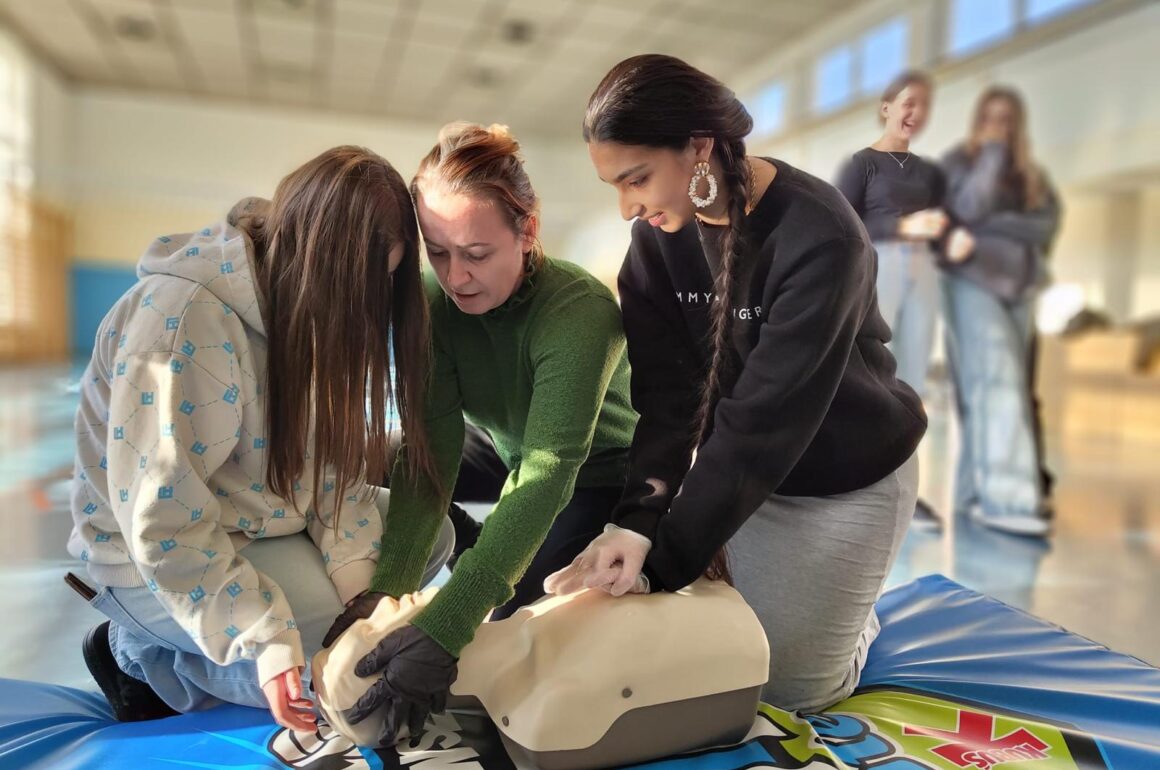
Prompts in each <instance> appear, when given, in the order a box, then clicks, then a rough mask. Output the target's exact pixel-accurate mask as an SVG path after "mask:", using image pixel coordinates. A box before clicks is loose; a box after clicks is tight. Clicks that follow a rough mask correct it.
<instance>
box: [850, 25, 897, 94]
mask: <svg viewBox="0 0 1160 770" xmlns="http://www.w3.org/2000/svg"><path fill="white" fill-rule="evenodd" d="M909 45H910V25H909V24H908V23H907V20H906V17H903V16H899V17H898V18H896V19H892V20H891V21H888V22H886V23H885V24H882V25H880V26H878V27H875V28H874V29H872V30H870V31H869V32H867V33H866V35H865V36H863V38H862V51H861V65H862V71H861V78H860V80H861V83H860V84H859V88H860V90H861V92H862V93H863V94H865V95H874V96H877V95H878V94H879V93H880V92H881V91H882V89H883V88H885V87H886V86H887V85H888V84H889V83H890V81H891V80H893V79H894V77H895V76H896V75H898V74H899V73H900V72H902V71H903V70H904V69H906V65H907V62H908V61H909V60H910V56H909V54H910V51H909Z"/></svg>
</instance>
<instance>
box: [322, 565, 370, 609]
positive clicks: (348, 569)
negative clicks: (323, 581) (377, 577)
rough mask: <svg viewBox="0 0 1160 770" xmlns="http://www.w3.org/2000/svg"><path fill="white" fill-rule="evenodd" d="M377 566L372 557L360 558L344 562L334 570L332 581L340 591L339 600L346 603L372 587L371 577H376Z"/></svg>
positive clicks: (331, 576)
mask: <svg viewBox="0 0 1160 770" xmlns="http://www.w3.org/2000/svg"><path fill="white" fill-rule="evenodd" d="M375 566H376V565H375V562H374V561H373V560H372V559H358V560H357V561H352V562H350V563H348V564H343V565H342V566H341V567H339V568H338V569H336V570H335V571H334V572H332V573H331V575H330V582H332V583H334V588H335V590H336V591H338V600H339V601H341V602H342V603H343V604H346V603H347V602H349V601H350V600H351V599H353V598H354V597H356V596H358V595H359V594H360V593H362V592H363V591H365V590H367V588H369V587H370V584H371V578H372V577H374V574H375Z"/></svg>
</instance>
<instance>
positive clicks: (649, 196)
mask: <svg viewBox="0 0 1160 770" xmlns="http://www.w3.org/2000/svg"><path fill="white" fill-rule="evenodd" d="M752 126H753V121H752V119H751V118H750V116H749V114H748V113H747V112H746V110H745V108H744V107H743V106H742V104H741V102H740V101H738V99H737V98H736V96H735V95H734V94H733V92H732V91H730V90H729V89H728V88H726V87H725V86H724V85H722V84H721V83H720V82H719V81H717V80H715V79H714V78H712V77H710V76H708V75H706V74H705V73H703V72H700V71H698V70H697V69H694V68H693V67H691V66H689V65H688V64H686V63H685V62H683V61H681V60H679V59H675V58H672V57H669V56H659V55H646V56H637V57H633V58H630V59H627V60H625V61H623V62H621V63H620V64H618V65H617V66H616V67H614V68H613V69H612V71H611V72H609V73H608V75H606V76H605V78H604V80H603V81H601V83H600V85H599V86H598V87H597V88H596V91H595V93H594V94H593V95H592V97H591V99H590V100H589V102H588V109H587V113H586V115H585V119H584V139H585V141H586V142H587V143H588V150H589V153H590V155H591V158H592V162H593V165H594V166H595V168H596V172H597V174H598V176H599V177H600V178H601V179H602V180H603V181H605V182H607V183H608V184H610V185H612V186H613V187H614V188H615V189H616V191H617V193H618V195H619V199H620V211H621V214H622V216H623V217H624V218H625V219H635V220H636V221H635V222H634V224H633V228H632V240H631V244H630V245H629V249H628V255H627V257H626V258H625V261H624V265H623V267H622V269H621V271H620V276H619V288H620V300H621V309H622V312H623V316H624V326H625V333H626V336H627V340H628V354H629V361H630V363H631V367H632V380H631V393H632V401H633V406H634V407H635V408H636V410H637V411H638V412H639V413H640V421H639V423H638V424H637V427H636V431H635V434H634V437H633V441H632V448H631V451H630V458H629V473H628V481H627V484H626V487H625V491H624V495H623V497H622V498H621V500H620V502H619V504H618V505H617V507H616V508H615V510H614V512H613V516H612V521H613V523H612V524H610V525H609V526H608V527H607V528H606V531H605V532H604V533H603V534H601V535H600V536H599V537H598V538H596V539H595V540H594V541H593V542H592V543H591V544H590V545H589V546H588V548H587V549H585V550H584V551H583V552H582V553H581V554H580V555H579V556H578V557H577V558H576V559H575V560H574V561H573V563H572V564H571V565H570V566H568V567H566V568H565V569H563V570H561V571H559V572H557V573H555V574H554V575H552V576H550V577H549V578H548V580H547V581H546V586H545V587H546V588H547V589H548V590H549V591H551V592H552V593H558V594H564V593H571V592H573V591H578V590H581V589H582V588H602V589H604V590H607V591H608V592H609V593H611V594H613V595H614V596H620V595H623V594H625V593H627V592H630V591H633V592H646V591H677V590H679V589H681V588H683V587H684V586H686V585H688V584H690V583H692V582H693V581H694V580H696V579H697V578H698V577H700V576H701V575H703V574H704V575H707V576H708V577H710V578H716V579H724V580H730V581H731V582H732V583H733V584H734V585H735V586H736V587H737V589H738V590H739V591H740V592H741V594H742V596H744V597H745V599H746V600H747V601H748V602H749V604H750V605H751V606H752V607H753V609H754V611H755V612H756V613H757V616H758V618H760V620H761V623H762V626H763V627H764V629H765V631H766V634H767V635H768V637H769V643H770V650H771V658H770V678H769V682H768V684H767V685H766V686H765V691H764V693H763V695H764V698H765V700H767V701H768V702H769V703H771V704H774V705H776V706H779V707H781V708H785V709H803V710H814V709H820V708H822V707H825V706H828V705H831V704H833V703H835V702H837V701H839V700H841V699H842V698H844V697H846V696H848V695H849V694H850V693H851V691H853V689H854V687H855V686H856V685H857V682H858V677H859V675H860V673H861V668H862V664H863V662H864V661H865V656H866V650H867V648H868V646H869V644H870V642H872V641H873V639H874V638H875V636H876V635H877V632H878V623H877V618H876V617H875V615H874V602H875V600H876V599H877V598H878V595H879V592H880V590H881V588H882V585H883V582H884V580H885V578H886V575H887V573H888V572H889V570H890V567H891V564H892V563H893V561H894V559H895V556H896V555H897V553H898V548H899V545H900V544H901V542H902V538H903V535H904V534H905V532H906V528H907V524H908V523H909V521H910V517H911V514H912V513H913V511H914V504H915V499H916V495H917V491H916V482H917V475H918V467H917V461H916V459H915V457H914V451H915V448H916V447H917V446H918V442H919V439H920V438H921V437H922V435H923V432H924V431H925V427H926V416H925V414H924V412H923V409H922V404H921V402H920V401H919V399H918V397H917V396H916V394H915V393H914V391H913V390H912V389H911V388H910V387H908V386H907V385H906V384H904V383H903V382H901V381H899V380H898V378H897V377H896V376H895V362H894V359H893V358H892V356H891V354H890V352H889V350H887V348H886V341H887V340H888V339H889V335H890V332H889V328H888V327H887V325H886V322H885V321H884V320H883V319H882V316H881V314H880V313H879V311H878V303H877V298H876V296H875V288H874V276H875V272H876V265H875V255H874V249H873V247H872V246H871V245H870V241H869V238H868V236H867V234H866V230H865V228H864V227H863V226H862V224H861V222H860V221H859V219H858V216H857V214H855V213H854V211H853V209H851V207H850V205H849V203H847V202H846V200H845V198H843V196H842V194H841V193H840V192H838V191H837V190H836V189H834V188H833V187H831V186H830V185H828V184H826V183H825V182H822V181H820V180H819V179H816V178H814V177H812V176H810V175H809V174H806V173H804V172H802V171H799V170H798V169H796V168H794V167H792V166H790V165H789V164H787V163H785V162H783V161H780V160H774V159H770V158H761V157H753V156H748V155H746V152H745V141H744V140H745V136H746V135H747V134H748V133H749V132H750V130H751V129H752Z"/></svg>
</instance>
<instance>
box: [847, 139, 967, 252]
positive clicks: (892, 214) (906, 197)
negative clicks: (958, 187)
mask: <svg viewBox="0 0 1160 770" xmlns="http://www.w3.org/2000/svg"><path fill="white" fill-rule="evenodd" d="M894 156H895V157H891V154H890V153H888V152H883V151H881V150H875V149H873V148H872V147H867V148H865V149H862V150H859V151H858V152H856V153H854V156H853V157H852V158H850V160H849V162H847V163H846V165H845V166H844V167H843V168H842V171H841V172H840V173H839V174H838V182H837V187H838V189H839V190H841V191H842V194H843V195H845V196H846V200H848V201H850V205H851V206H853V207H854V211H856V212H857V213H858V216H860V217H861V218H862V222H863V223H865V225H866V232H868V233H869V234H870V239H871V240H874V241H889V240H898V239H899V237H900V236H899V235H898V220H899V219H901V218H902V217H904V216H907V215H908V214H913V213H914V212H916V211H922V210H923V209H929V208H933V207H936V206H942V205H943V197H944V195H945V192H946V180H945V178H944V177H943V173H942V170H941V169H939V167H938V166H936V165H935V164H933V163H930V162H928V161H925V160H923V159H922V158H920V157H918V156H917V155H911V156H910V157H909V158H907V157H906V153H901V152H896V153H894ZM899 160H901V161H903V165H902V166H901V167H900V166H899V165H898V161H899Z"/></svg>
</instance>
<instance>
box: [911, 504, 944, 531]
mask: <svg viewBox="0 0 1160 770" xmlns="http://www.w3.org/2000/svg"><path fill="white" fill-rule="evenodd" d="M910 528H911V529H913V530H916V531H918V532H942V528H943V523H942V519H941V518H939V515H938V514H937V513H935V512H934V508H931V506H930V503H928V502H927V501H926V500H923V499H922V498H919V500H918V502H916V503H915V504H914V518H912V519H911V520H910Z"/></svg>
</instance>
